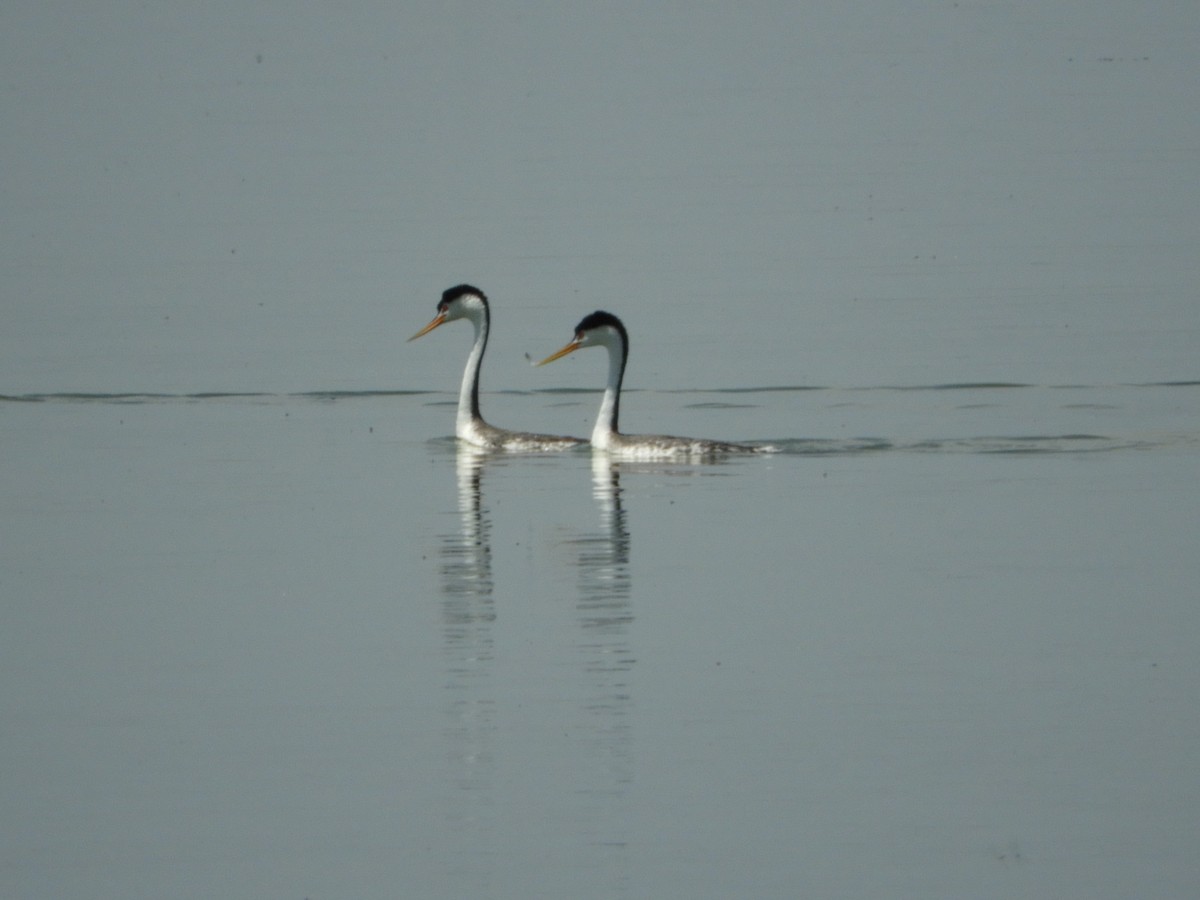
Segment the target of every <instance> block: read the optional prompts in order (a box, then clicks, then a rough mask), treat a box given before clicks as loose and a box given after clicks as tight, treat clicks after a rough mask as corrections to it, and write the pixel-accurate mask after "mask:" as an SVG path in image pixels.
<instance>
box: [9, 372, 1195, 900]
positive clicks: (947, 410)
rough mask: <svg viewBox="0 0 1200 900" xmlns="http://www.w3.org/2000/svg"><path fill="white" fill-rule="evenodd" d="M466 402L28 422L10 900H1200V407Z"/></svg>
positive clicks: (798, 395)
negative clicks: (554, 423) (651, 426)
mask: <svg viewBox="0 0 1200 900" xmlns="http://www.w3.org/2000/svg"><path fill="white" fill-rule="evenodd" d="M597 400H598V394H597V393H595V392H582V393H581V392H566V393H563V392H555V391H547V392H543V393H538V394H525V393H516V392H510V393H498V394H492V395H485V397H484V411H485V414H488V415H491V416H492V418H494V420H495V421H497V422H504V423H506V424H512V425H522V426H524V425H527V424H529V423H530V422H531V421H535V420H536V421H547V420H561V421H562V423H563V425H564V430H567V431H575V432H579V431H583V430H585V428H586V425H587V424H588V422H590V418H591V415H592V413H593V412H594V407H595V404H596V402H597ZM453 404H454V394H453V393H452V392H446V393H428V392H414V393H386V392H380V393H371V392H365V393H362V394H340V395H338V394H307V395H292V396H288V395H258V396H226V397H208V396H157V397H146V396H124V397H100V396H42V397H24V398H21V399H10V400H7V401H5V402H4V403H3V404H2V405H0V415H2V416H3V418H4V422H5V445H6V446H5V454H6V464H5V466H4V467H3V469H2V470H0V471H3V473H4V481H3V483H2V484H0V490H2V492H3V496H4V505H5V509H6V517H5V523H6V524H5V527H4V540H3V550H2V551H0V553H2V555H3V572H4V576H3V580H4V593H5V596H6V598H7V599H6V613H5V618H6V627H5V628H4V629H3V633H2V636H0V644H2V648H0V649H2V657H3V659H4V670H5V677H4V681H5V683H6V688H5V690H4V692H3V695H2V699H3V717H4V721H5V722H6V731H7V736H6V738H5V747H6V751H5V758H6V766H7V776H6V781H7V782H8V784H7V787H6V789H5V790H6V795H7V797H8V801H7V802H9V803H12V804H13V805H14V808H19V809H21V810H23V814H22V818H21V824H20V827H19V828H18V829H16V830H10V832H9V833H8V835H7V838H6V840H7V842H8V846H9V849H8V851H7V852H8V854H9V857H8V858H9V860H10V863H9V864H8V866H7V867H6V873H5V875H4V879H5V883H6V885H7V889H8V892H9V893H10V895H12V896H21V897H49V896H64V897H65V896H86V895H88V894H89V891H90V892H91V893H93V894H98V895H102V896H123V897H154V896H195V897H202V896H281V897H282V896H286V897H320V896H343V897H344V896H392V895H394V894H395V891H396V890H397V886H398V885H403V890H402V891H401V893H405V894H407V895H420V896H439V897H452V896H479V897H483V896H492V897H516V896H561V897H566V896H572V897H584V896H588V897H592V896H594V897H607V896H630V897H644V896H689V897H724V896H756V897H768V896H770V897H784V896H821V897H894V896H910V897H918V896H929V897H932V896H944V897H950V896H972V897H1009V896H1015V895H1019V896H1077V897H1084V896H1088V897H1115V896H1134V895H1137V896H1158V897H1169V896H1184V895H1186V894H1187V893H1188V892H1189V891H1190V889H1191V888H1192V887H1194V885H1195V880H1194V869H1190V868H1189V866H1188V865H1185V864H1183V863H1182V861H1183V860H1190V859H1191V858H1192V850H1193V842H1194V829H1193V828H1192V824H1193V823H1194V811H1195V809H1196V806H1197V802H1198V801H1200V797H1198V789H1197V785H1196V780H1195V777H1194V774H1195V764H1196V747H1197V745H1198V741H1200V722H1198V720H1197V718H1196V716H1195V715H1194V711H1195V709H1194V707H1195V703H1194V701H1195V687H1196V684H1197V683H1200V670H1198V667H1197V653H1196V647H1195V635H1196V631H1197V624H1198V622H1197V619H1198V616H1200V608H1198V606H1197V603H1196V583H1197V581H1196V579H1197V562H1196V552H1195V550H1196V545H1195V535H1196V531H1195V528H1196V511H1197V509H1198V508H1200V507H1198V501H1200V487H1198V480H1197V478H1196V472H1197V462H1198V460H1200V433H1198V431H1197V429H1196V426H1195V423H1196V422H1197V421H1200V415H1198V414H1200V386H1197V385H1195V384H1178V385H1143V386H1128V387H1121V386H1111V387H1092V388H1089V387H1072V388H1037V387H1012V386H1010V387H969V386H962V387H942V388H929V389H923V390H888V389H874V390H862V391H854V390H832V389H821V390H790V391H788V390H783V391H781V390H762V391H755V390H747V391H739V392H736V393H730V392H712V391H707V392H706V391H697V392H655V391H634V392H631V393H630V394H629V396H628V397H627V398H626V404H625V405H626V407H627V408H626V411H625V415H626V417H627V419H628V420H629V421H630V423H631V426H630V427H633V425H634V424H635V423H636V422H637V421H640V420H642V419H645V420H647V421H663V420H668V421H678V422H680V423H683V422H685V421H686V422H687V423H689V425H691V426H692V427H691V429H690V430H691V431H693V432H694V433H702V434H705V435H709V436H714V437H724V438H734V439H752V438H767V439H772V440H774V441H775V442H777V443H779V444H780V445H781V446H782V448H783V451H784V452H781V453H778V454H774V455H770V456H759V457H754V458H733V459H729V460H727V461H725V462H721V463H717V464H709V465H693V464H644V463H631V464H627V463H619V464H613V463H611V462H610V461H608V460H607V459H606V458H605V457H603V456H602V455H596V456H593V454H591V453H590V452H589V451H586V450H585V451H582V452H571V453H565V454H546V455H536V456H493V457H487V456H481V455H478V454H476V453H474V452H472V451H469V450H466V449H463V448H459V447H458V446H456V443H455V441H454V440H453V438H444V437H437V436H438V435H442V434H445V433H446V432H447V431H448V430H449V428H450V425H451V422H452V417H453ZM783 422H791V423H799V422H804V423H805V426H806V427H805V428H804V432H805V433H807V434H809V435H811V437H809V438H802V437H801V436H800V430H799V429H796V430H795V431H784V432H782V433H781V431H780V429H781V428H782V427H784V426H782V425H781V424H780V423H783ZM431 436H433V437H431ZM1172 859H1174V860H1178V861H1180V862H1179V863H1178V864H1173V865H1164V861H1169V860H1172Z"/></svg>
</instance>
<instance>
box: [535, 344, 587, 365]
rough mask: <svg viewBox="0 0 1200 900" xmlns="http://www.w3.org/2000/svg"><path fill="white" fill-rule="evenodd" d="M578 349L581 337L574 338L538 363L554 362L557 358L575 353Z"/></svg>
mask: <svg viewBox="0 0 1200 900" xmlns="http://www.w3.org/2000/svg"><path fill="white" fill-rule="evenodd" d="M578 349H579V338H574V339H572V341H571V343H569V344H567V346H565V347H563V348H562V349H561V350H556V351H555V352H554V353H551V354H550V355H549V356H547V357H546V358H545V359H543V360H542V361H541V362H540V363H538V365H539V366H544V365H545V364H546V363H548V362H554V361H555V360H556V359H562V358H563V357H564V356H566V355H567V354H568V353H574V352H575V351H576V350H578Z"/></svg>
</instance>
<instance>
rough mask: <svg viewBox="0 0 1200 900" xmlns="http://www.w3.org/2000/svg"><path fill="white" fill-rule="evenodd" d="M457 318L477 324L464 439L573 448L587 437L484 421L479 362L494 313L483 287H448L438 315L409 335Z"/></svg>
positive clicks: (465, 384)
mask: <svg viewBox="0 0 1200 900" xmlns="http://www.w3.org/2000/svg"><path fill="white" fill-rule="evenodd" d="M455 319H467V320H469V321H470V322H471V324H472V325H474V326H475V344H474V346H472V347H471V355H470V356H468V357H467V368H466V369H465V370H464V371H463V380H462V388H461V389H460V390H459V392H458V417H457V419H456V421H455V428H454V433H455V434H456V435H457V436H458V438H459V439H460V440H463V441H466V442H467V443H468V444H473V445H474V446H476V447H483V448H484V449H485V450H507V451H517V452H521V451H531V450H569V449H571V448H572V447H579V446H581V445H583V444H585V443H587V442H586V441H584V440H582V439H581V438H573V437H564V436H560V435H555V434H530V433H529V432H527V431H507V430H505V429H503V428H496V427H495V426H494V425H489V424H488V423H487V422H485V421H483V416H481V415H480V414H479V365H480V363H481V362H482V361H483V351H484V350H486V349H487V340H488V326H489V325H490V324H491V314H490V312H489V311H488V301H487V297H486V296H485V295H484V293H483V291H481V290H479V288H476V287H472V286H471V285H469V284H460V285H458V286H457V287H452V288H448V289H447V290H446V291H445V292H444V293H443V294H442V299H441V300H440V301H439V302H438V306H437V315H436V316H434V317H433V321H432V322H430V323H429V324H428V325H426V326H425V327H424V328H422V329H421V330H420V331H418V332H417V333H416V334H414V335H413V336H412V337H410V338H409V340H410V341H415V340H416V339H417V338H419V337H421V336H422V335H426V334H429V332H431V331H433V329H435V328H437V327H438V326H439V325H442V324H444V323H446V322H453V321H454V320H455Z"/></svg>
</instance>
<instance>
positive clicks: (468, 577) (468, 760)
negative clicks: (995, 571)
mask: <svg viewBox="0 0 1200 900" xmlns="http://www.w3.org/2000/svg"><path fill="white" fill-rule="evenodd" d="M457 452H458V456H457V459H456V473H457V478H458V520H459V527H458V530H457V531H454V532H452V533H448V534H443V535H440V536H439V538H440V541H441V547H440V556H441V575H442V603H441V611H442V647H443V650H444V651H445V654H446V657H447V660H446V690H447V691H448V699H447V707H446V713H447V724H446V736H447V737H448V738H449V739H450V742H451V746H452V747H454V751H453V753H452V754H451V756H452V761H453V762H454V763H455V772H454V775H453V777H454V780H455V782H456V784H457V786H458V787H459V788H461V789H463V790H475V791H477V790H486V789H487V788H489V787H490V784H491V780H492V779H491V773H492V768H493V766H492V755H493V754H492V752H491V738H492V734H493V732H494V731H495V727H496V726H495V710H496V700H495V694H494V692H495V688H494V687H493V686H492V685H491V683H490V681H491V675H492V661H493V659H494V657H495V648H494V643H495V638H494V635H493V633H492V630H493V626H494V623H495V621H496V609H495V604H494V602H493V599H492V545H491V531H492V522H491V515H490V512H489V510H488V508H487V507H486V506H485V505H484V502H483V473H484V463H485V460H486V458H487V457H486V454H484V453H482V452H481V451H479V450H477V449H475V448H472V447H470V446H468V445H466V444H464V443H462V442H461V441H460V442H459V444H458V451H457Z"/></svg>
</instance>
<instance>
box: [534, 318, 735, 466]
mask: <svg viewBox="0 0 1200 900" xmlns="http://www.w3.org/2000/svg"><path fill="white" fill-rule="evenodd" d="M580 347H603V348H604V349H606V350H607V351H608V386H607V387H605V389H604V399H602V400H601V401H600V415H599V416H597V417H596V427H595V428H594V429H593V430H592V446H593V447H595V448H596V449H598V450H605V451H607V452H609V453H610V454H613V455H615V456H620V457H627V458H635V459H664V458H670V457H706V456H708V457H711V456H718V455H721V454H725V453H756V452H758V448H757V447H752V446H750V445H748V444H730V443H726V442H724V441H708V440H703V439H701V438H689V437H671V436H670V435H665V434H621V432H620V431H618V430H617V413H618V408H619V406H620V404H621V381H622V380H623V379H624V377H625V362H626V360H627V359H628V358H629V332H627V331H626V330H625V326H624V325H622V324H621V320H620V319H618V318H617V317H616V316H614V315H613V314H612V313H607V312H600V311H597V312H594V313H592V314H591V315H590V316H585V317H584V318H583V320H582V321H581V322H580V323H579V324H578V325H576V326H575V337H574V338H572V339H571V342H570V343H569V344H567V345H566V346H565V347H563V348H562V349H561V350H559V351H558V352H556V353H551V354H550V355H549V356H547V357H546V358H545V359H543V360H542V361H541V362H540V363H538V365H539V366H544V365H545V364H546V363H548V362H553V361H554V360H556V359H559V358H560V357H563V356H566V355H567V354H568V353H574V352H575V351H576V350H578V349H579V348H580Z"/></svg>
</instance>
